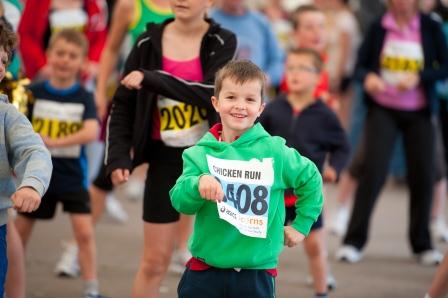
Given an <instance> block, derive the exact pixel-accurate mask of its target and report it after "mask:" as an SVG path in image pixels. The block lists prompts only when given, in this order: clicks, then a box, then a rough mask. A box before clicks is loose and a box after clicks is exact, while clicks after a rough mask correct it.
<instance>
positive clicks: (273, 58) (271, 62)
mask: <svg viewBox="0 0 448 298" xmlns="http://www.w3.org/2000/svg"><path fill="white" fill-rule="evenodd" d="M211 17H212V18H213V19H214V20H215V21H216V22H217V23H219V24H220V25H221V26H222V27H223V28H225V29H228V30H230V31H232V32H233V33H235V35H236V37H237V40H238V47H237V58H238V59H248V60H250V61H252V62H253V63H255V64H256V65H257V66H258V67H260V68H261V69H262V70H263V71H264V72H265V73H266V74H267V75H268V76H269V79H270V83H271V84H272V85H275V86H278V85H280V82H281V79H282V76H283V68H284V59H285V54H284V52H283V50H282V49H281V48H280V46H279V44H278V41H277V38H276V37H275V34H274V31H273V30H272V28H271V24H270V23H269V21H268V19H267V18H266V17H264V16H263V15H262V14H261V13H259V12H255V11H250V10H248V11H247V12H246V13H245V14H244V15H241V16H240V15H230V14H227V13H225V12H224V11H222V10H220V9H216V10H213V11H212V13H211Z"/></svg>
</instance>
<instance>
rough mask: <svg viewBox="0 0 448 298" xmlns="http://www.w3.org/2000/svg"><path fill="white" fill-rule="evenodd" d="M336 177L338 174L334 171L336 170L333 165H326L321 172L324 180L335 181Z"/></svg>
mask: <svg viewBox="0 0 448 298" xmlns="http://www.w3.org/2000/svg"><path fill="white" fill-rule="evenodd" d="M337 178H338V174H337V173H336V170H335V169H334V168H333V167H330V166H326V167H325V169H324V172H323V174H322V179H323V180H324V181H325V182H336V179H337Z"/></svg>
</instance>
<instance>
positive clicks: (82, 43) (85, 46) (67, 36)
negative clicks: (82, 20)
mask: <svg viewBox="0 0 448 298" xmlns="http://www.w3.org/2000/svg"><path fill="white" fill-rule="evenodd" d="M60 39H62V40H65V41H67V42H69V43H72V44H74V45H76V46H78V47H80V48H81V49H82V53H83V55H84V56H86V55H87V52H88V50H89V42H88V41H87V38H86V37H85V35H84V34H83V33H81V32H79V31H77V30H74V29H62V30H61V31H58V32H56V33H54V34H53V35H52V36H51V38H50V42H49V43H48V48H49V49H51V48H52V47H53V46H54V44H55V43H56V41H58V40H60Z"/></svg>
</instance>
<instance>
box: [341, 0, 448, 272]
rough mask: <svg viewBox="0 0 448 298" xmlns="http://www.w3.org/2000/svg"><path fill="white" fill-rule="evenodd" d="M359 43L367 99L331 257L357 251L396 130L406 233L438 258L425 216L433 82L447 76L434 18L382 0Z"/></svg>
mask: <svg viewBox="0 0 448 298" xmlns="http://www.w3.org/2000/svg"><path fill="white" fill-rule="evenodd" d="M388 4H389V8H388V11H387V12H386V13H385V14H384V15H383V16H382V17H381V18H380V19H379V20H378V21H377V22H375V23H373V24H372V26H371V28H370V30H369V31H368V33H367V35H366V37H365V39H364V42H363V44H362V46H361V48H360V51H359V56H358V62H357V66H356V73H355V76H356V79H358V80H360V81H361V82H362V83H363V84H364V89H365V97H366V99H367V101H368V103H369V106H368V113H367V118H366V123H365V127H364V133H365V136H364V137H365V142H366V144H365V146H363V147H364V149H365V150H366V151H365V154H364V156H365V160H364V162H363V171H362V174H361V175H360V177H359V187H358V189H357V191H356V194H355V202H354V207H353V212H352V215H351V219H350V223H349V227H348V230H347V234H346V236H345V239H344V241H343V244H344V245H343V247H342V248H341V249H340V250H339V251H338V253H337V258H338V259H340V260H345V261H348V262H357V261H359V260H360V259H361V257H362V254H361V251H362V249H363V247H364V245H365V244H366V242H367V238H368V228H369V222H370V217H371V214H372V211H373V207H374V204H375V201H376V199H377V197H378V195H379V192H380V190H381V187H382V186H383V184H384V181H385V179H386V176H387V170H388V164H389V160H390V156H391V151H392V149H393V144H394V142H395V140H396V138H397V135H398V133H399V132H401V134H402V135H403V141H404V147H405V152H406V164H407V170H408V177H407V178H408V184H409V189H410V200H411V201H410V221H409V238H410V244H411V248H412V252H413V253H414V254H415V255H416V256H417V257H418V260H419V261H420V262H421V263H422V264H424V265H433V264H437V263H439V262H440V261H441V259H442V256H441V254H440V253H439V252H438V251H436V250H434V249H433V246H432V242H431V237H430V232H429V218H430V209H431V200H432V192H433V190H432V189H433V183H434V176H433V175H434V162H433V158H434V156H433V155H434V132H433V127H432V124H431V115H432V113H433V112H434V111H435V107H436V106H437V102H436V98H435V88H434V84H435V82H436V81H437V80H440V79H443V78H446V77H448V51H447V46H446V41H445V38H444V36H443V32H442V29H441V26H440V24H439V23H438V22H436V21H434V20H432V19H431V18H430V17H429V16H426V15H423V14H421V13H419V11H418V1H417V0H414V1H409V0H406V1H404V0H390V1H389V2H388Z"/></svg>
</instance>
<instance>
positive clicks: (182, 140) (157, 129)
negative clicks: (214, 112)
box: [151, 57, 208, 147]
mask: <svg viewBox="0 0 448 298" xmlns="http://www.w3.org/2000/svg"><path fill="white" fill-rule="evenodd" d="M162 69H163V70H164V71H166V72H168V73H170V74H172V75H173V76H176V77H178V78H181V79H184V80H187V81H195V82H201V81H202V80H203V73H202V66H201V61H200V59H199V57H197V58H194V59H191V60H186V61H175V60H171V59H169V58H167V57H163V58H162ZM206 119H207V115H206V112H205V111H204V110H203V109H200V108H199V107H196V106H193V105H189V104H185V103H183V102H180V101H176V100H173V99H170V98H166V97H163V96H159V98H158V99H157V109H155V110H154V115H153V126H152V131H151V136H152V139H153V140H162V141H163V142H164V143H165V145H167V146H172V147H188V146H191V145H194V144H195V143H196V142H197V141H198V140H199V138H200V137H202V135H203V134H204V133H205V132H206V131H207V130H208V121H206Z"/></svg>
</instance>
